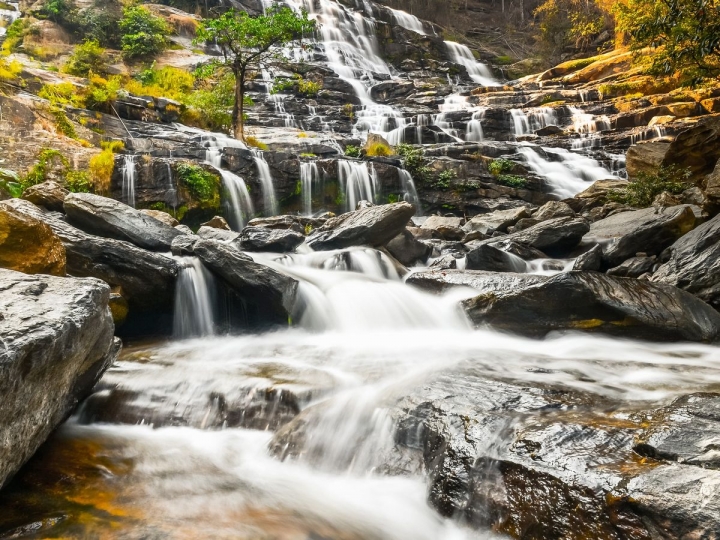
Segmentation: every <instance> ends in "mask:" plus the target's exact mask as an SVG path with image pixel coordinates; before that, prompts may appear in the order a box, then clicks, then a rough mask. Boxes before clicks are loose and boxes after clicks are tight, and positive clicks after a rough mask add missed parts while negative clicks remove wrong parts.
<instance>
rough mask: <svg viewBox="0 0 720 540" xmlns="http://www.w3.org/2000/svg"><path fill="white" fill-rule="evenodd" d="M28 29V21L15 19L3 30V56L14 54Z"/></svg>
mask: <svg viewBox="0 0 720 540" xmlns="http://www.w3.org/2000/svg"><path fill="white" fill-rule="evenodd" d="M29 29H30V21H29V20H27V19H24V18H22V17H21V18H19V19H15V20H14V21H13V23H12V24H11V25H10V26H8V27H7V28H6V30H5V39H4V40H3V43H2V51H3V53H4V54H10V53H12V52H15V51H16V50H17V48H18V47H19V45H20V44H21V43H22V41H23V39H24V38H25V34H27V33H28V31H29Z"/></svg>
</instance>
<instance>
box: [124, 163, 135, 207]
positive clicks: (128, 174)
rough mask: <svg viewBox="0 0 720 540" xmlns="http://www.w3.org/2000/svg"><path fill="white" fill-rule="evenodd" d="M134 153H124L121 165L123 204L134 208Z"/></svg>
mask: <svg viewBox="0 0 720 540" xmlns="http://www.w3.org/2000/svg"><path fill="white" fill-rule="evenodd" d="M136 157H137V156H135V155H126V156H125V161H124V163H123V167H122V199H123V201H124V202H125V204H127V205H129V206H132V207H133V208H135V176H136V169H137V167H136V163H135V158H136Z"/></svg>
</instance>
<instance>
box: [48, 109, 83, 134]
mask: <svg viewBox="0 0 720 540" xmlns="http://www.w3.org/2000/svg"><path fill="white" fill-rule="evenodd" d="M50 113H51V114H52V115H53V116H54V117H55V126H56V127H57V130H58V131H59V132H60V133H62V134H63V135H65V136H66V137H70V138H71V139H77V132H76V131H75V126H74V125H73V123H72V122H71V121H70V119H69V118H68V117H67V114H65V111H64V110H63V109H62V108H60V107H53V108H51V109H50Z"/></svg>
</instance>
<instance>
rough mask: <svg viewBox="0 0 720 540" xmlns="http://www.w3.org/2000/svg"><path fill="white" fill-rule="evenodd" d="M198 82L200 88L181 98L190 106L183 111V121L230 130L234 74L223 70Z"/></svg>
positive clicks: (212, 128) (209, 127)
mask: <svg viewBox="0 0 720 540" xmlns="http://www.w3.org/2000/svg"><path fill="white" fill-rule="evenodd" d="M196 74H197V73H196ZM200 84H201V87H200V88H198V89H197V90H195V91H194V92H192V93H191V94H190V95H188V96H186V97H185V99H183V100H182V101H183V102H184V103H185V104H186V105H188V106H189V107H190V109H189V110H187V111H186V112H185V113H183V118H182V119H183V122H186V123H189V124H193V125H197V126H198V127H204V128H207V129H211V130H214V131H224V132H227V131H229V130H231V129H232V110H233V105H234V103H235V76H234V75H233V74H232V73H231V72H225V73H222V74H219V77H217V78H214V79H204V80H202V81H200Z"/></svg>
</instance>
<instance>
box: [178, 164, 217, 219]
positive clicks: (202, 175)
mask: <svg viewBox="0 0 720 540" xmlns="http://www.w3.org/2000/svg"><path fill="white" fill-rule="evenodd" d="M177 174H178V178H179V179H180V181H181V182H182V183H183V184H185V185H186V186H187V188H188V190H189V191H190V193H191V194H192V196H193V197H195V199H197V201H198V202H200V203H201V204H202V205H203V206H205V207H213V208H217V207H219V206H220V178H219V177H218V176H217V175H216V174H213V173H211V172H209V171H206V170H205V169H203V168H202V167H200V166H198V165H192V164H190V163H180V164H179V165H178V166H177Z"/></svg>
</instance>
